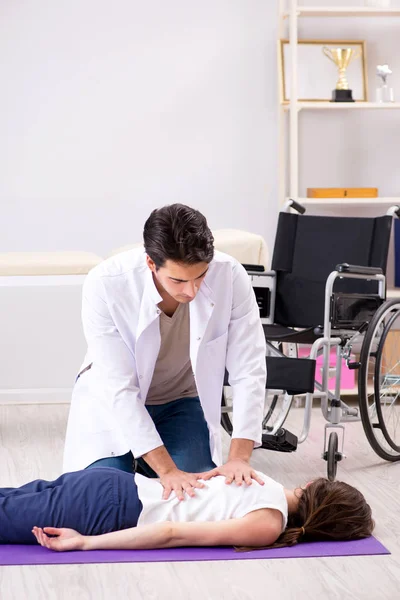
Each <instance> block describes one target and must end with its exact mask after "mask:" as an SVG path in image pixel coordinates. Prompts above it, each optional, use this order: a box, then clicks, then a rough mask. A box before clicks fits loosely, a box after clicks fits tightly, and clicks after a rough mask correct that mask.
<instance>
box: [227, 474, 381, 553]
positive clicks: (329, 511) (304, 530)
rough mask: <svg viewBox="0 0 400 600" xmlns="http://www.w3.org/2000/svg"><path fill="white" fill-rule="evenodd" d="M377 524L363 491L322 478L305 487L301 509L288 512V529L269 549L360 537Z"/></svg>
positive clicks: (367, 534)
mask: <svg viewBox="0 0 400 600" xmlns="http://www.w3.org/2000/svg"><path fill="white" fill-rule="evenodd" d="M374 526H375V524H374V521H373V519H372V516H371V508H370V506H369V505H368V504H367V502H366V500H365V498H364V496H363V495H362V493H361V492H359V491H358V490H357V489H356V488H354V487H353V486H351V485H349V484H347V483H344V482H342V481H329V480H328V479H324V478H320V479H316V480H315V481H313V482H312V483H310V484H309V485H308V486H307V487H306V488H305V489H303V490H302V492H301V496H300V498H299V505H298V508H297V510H296V512H294V513H292V514H290V515H289V517H288V523H287V527H286V529H285V531H284V532H283V533H281V535H280V536H279V538H278V539H277V540H276V542H275V543H274V544H271V546H266V548H282V547H283V546H294V545H295V544H298V543H299V542H314V541H323V540H357V539H361V538H365V537H369V536H370V535H371V533H372V531H373V529H374ZM236 550H238V551H239V552H243V551H247V550H260V548H236Z"/></svg>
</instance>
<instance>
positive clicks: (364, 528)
mask: <svg viewBox="0 0 400 600" xmlns="http://www.w3.org/2000/svg"><path fill="white" fill-rule="evenodd" d="M258 474H259V476H260V477H261V479H262V480H263V481H264V485H260V484H259V483H257V482H256V481H253V483H252V485H249V486H248V485H242V486H238V485H234V484H231V485H227V484H226V483H225V477H222V476H218V477H214V478H212V479H210V480H209V481H207V482H202V483H203V487H202V488H200V489H196V495H195V496H194V497H193V498H187V499H186V500H184V501H179V500H178V499H177V498H176V497H172V496H171V497H170V498H169V499H168V500H164V499H162V492H163V488H162V486H161V483H160V482H159V481H158V480H156V479H148V478H146V477H143V476H142V475H139V474H137V475H135V476H133V475H131V474H129V473H126V472H124V471H119V470H117V469H112V468H107V467H100V468H92V469H89V470H84V471H77V472H74V473H66V474H64V475H62V476H61V477H59V478H58V479H57V480H55V481H51V482H49V481H44V480H37V481H33V482H31V483H28V484H26V485H23V486H22V487H20V488H0V543H2V544H32V543H36V540H37V541H38V542H39V543H40V544H41V545H42V546H46V547H47V548H50V549H52V550H59V551H61V550H94V549H119V548H125V549H128V548H132V549H151V548H171V547H176V546H236V547H241V548H242V549H250V548H263V547H271V546H274V547H277V546H290V545H293V544H296V543H298V542H303V541H313V540H351V539H359V538H363V537H368V536H370V535H371V533H372V530H373V528H374V522H373V520H372V517H371V509H370V507H369V505H368V504H367V503H366V501H365V498H364V496H363V495H362V494H361V493H360V492H359V491H358V490H356V489H355V488H354V487H352V486H350V485H348V484H347V483H342V482H339V481H335V482H331V481H328V480H327V479H322V478H320V479H316V480H315V481H312V482H311V483H309V484H307V485H306V486H305V487H302V488H296V489H294V490H287V489H285V488H284V487H283V486H282V485H281V484H279V483H278V482H277V481H275V480H273V479H271V478H270V477H268V476H266V475H264V474H262V473H258Z"/></svg>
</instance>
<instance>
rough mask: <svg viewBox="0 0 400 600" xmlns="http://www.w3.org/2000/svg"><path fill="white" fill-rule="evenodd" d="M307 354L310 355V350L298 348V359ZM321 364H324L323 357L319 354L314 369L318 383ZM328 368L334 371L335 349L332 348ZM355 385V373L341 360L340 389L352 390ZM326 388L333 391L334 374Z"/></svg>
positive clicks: (320, 377) (320, 380) (353, 358)
mask: <svg viewBox="0 0 400 600" xmlns="http://www.w3.org/2000/svg"><path fill="white" fill-rule="evenodd" d="M309 354H310V348H299V351H298V356H299V358H304V357H307V356H309ZM351 359H352V360H355V357H354V356H352V357H351ZM323 362H324V357H323V355H322V354H321V356H318V358H317V366H316V369H315V379H316V380H317V381H318V383H321V382H322V365H323ZM329 367H330V368H331V369H335V367H336V348H334V349H333V350H331V352H330V359H329ZM355 385H356V380H355V371H351V370H350V369H349V368H348V367H347V365H346V361H345V360H343V359H342V373H341V379H340V389H342V390H352V389H353V388H354V387H355ZM328 388H329V389H330V390H334V389H335V375H334V374H333V377H330V378H329V380H328Z"/></svg>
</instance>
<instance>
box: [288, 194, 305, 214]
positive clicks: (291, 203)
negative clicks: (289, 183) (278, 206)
mask: <svg viewBox="0 0 400 600" xmlns="http://www.w3.org/2000/svg"><path fill="white" fill-rule="evenodd" d="M286 206H287V207H288V208H289V207H290V208H293V209H294V210H295V211H297V212H298V213H299V214H300V215H304V213H305V212H306V209H305V207H304V206H303V205H302V204H300V203H299V202H296V200H293V199H292V198H289V200H288V201H287V202H286Z"/></svg>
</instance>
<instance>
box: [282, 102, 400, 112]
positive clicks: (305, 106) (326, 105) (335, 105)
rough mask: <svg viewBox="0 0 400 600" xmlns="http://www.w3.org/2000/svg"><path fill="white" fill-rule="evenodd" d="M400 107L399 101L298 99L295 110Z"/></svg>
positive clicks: (286, 105)
mask: <svg viewBox="0 0 400 600" xmlns="http://www.w3.org/2000/svg"><path fill="white" fill-rule="evenodd" d="M282 106H283V110H287V111H288V110H290V103H289V102H288V103H285V104H282ZM395 108H400V102H329V101H328V102H326V101H325V102H324V101H315V102H314V101H311V102H310V101H308V102H306V101H301V100H300V101H298V102H297V110H368V109H375V110H387V109H392V110H393V109H395Z"/></svg>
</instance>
